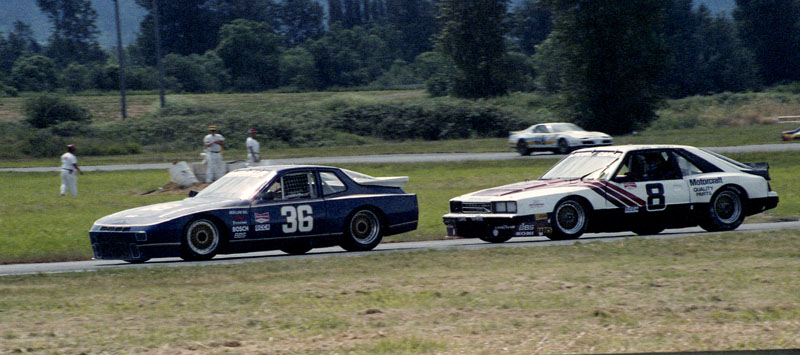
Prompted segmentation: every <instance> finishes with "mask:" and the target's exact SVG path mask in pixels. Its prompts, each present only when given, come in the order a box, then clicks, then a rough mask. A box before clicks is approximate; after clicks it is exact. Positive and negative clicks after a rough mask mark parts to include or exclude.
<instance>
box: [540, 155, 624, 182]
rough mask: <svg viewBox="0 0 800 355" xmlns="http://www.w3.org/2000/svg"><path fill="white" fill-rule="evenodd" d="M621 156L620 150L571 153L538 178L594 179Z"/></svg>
mask: <svg viewBox="0 0 800 355" xmlns="http://www.w3.org/2000/svg"><path fill="white" fill-rule="evenodd" d="M621 156H622V153H621V152H611V151H589V152H577V153H572V154H570V155H569V156H567V157H566V158H564V159H562V160H561V161H560V162H558V163H557V164H556V165H554V166H553V167H552V168H550V170H548V171H547V172H546V173H545V174H544V175H542V177H540V178H539V179H541V180H554V179H564V180H569V179H580V178H589V179H596V178H597V176H598V175H599V174H600V173H601V172H602V171H603V170H605V168H606V167H608V166H609V165H611V163H613V162H614V161H616V160H617V159H619V158H620V157H621Z"/></svg>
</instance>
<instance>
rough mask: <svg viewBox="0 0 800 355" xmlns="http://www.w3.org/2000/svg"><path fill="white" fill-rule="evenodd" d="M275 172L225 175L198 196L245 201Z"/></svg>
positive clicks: (263, 171)
mask: <svg viewBox="0 0 800 355" xmlns="http://www.w3.org/2000/svg"><path fill="white" fill-rule="evenodd" d="M273 176H275V172H274V171H271V170H237V171H232V172H230V173H227V174H225V176H223V177H222V178H220V179H219V180H217V181H215V182H214V183H213V184H211V185H208V187H206V188H205V189H203V191H200V193H198V194H197V196H196V197H197V198H203V197H206V198H208V197H211V198H219V199H230V198H235V199H240V200H245V199H249V198H251V197H253V196H254V195H255V194H256V193H257V192H258V189H259V188H260V187H262V186H263V185H264V184H265V183H267V182H268V181H269V180H270V179H272V177H273Z"/></svg>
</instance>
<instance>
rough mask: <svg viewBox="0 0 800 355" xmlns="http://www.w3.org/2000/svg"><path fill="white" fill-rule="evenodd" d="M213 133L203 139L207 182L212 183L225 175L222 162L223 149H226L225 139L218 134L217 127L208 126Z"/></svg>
mask: <svg viewBox="0 0 800 355" xmlns="http://www.w3.org/2000/svg"><path fill="white" fill-rule="evenodd" d="M208 130H209V131H211V133H210V134H207V135H206V136H205V138H203V146H204V147H205V149H206V164H207V166H206V182H207V183H211V182H214V180H217V179H219V178H221V177H222V175H225V165H224V163H223V162H222V149H224V148H225V137H223V136H222V135H221V134H217V127H216V126H214V125H211V126H208Z"/></svg>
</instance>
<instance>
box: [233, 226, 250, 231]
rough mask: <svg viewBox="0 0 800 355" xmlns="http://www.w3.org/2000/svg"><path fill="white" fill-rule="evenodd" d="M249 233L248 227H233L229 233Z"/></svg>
mask: <svg viewBox="0 0 800 355" xmlns="http://www.w3.org/2000/svg"><path fill="white" fill-rule="evenodd" d="M248 231H250V226H235V227H233V228H231V232H234V233H236V232H248Z"/></svg>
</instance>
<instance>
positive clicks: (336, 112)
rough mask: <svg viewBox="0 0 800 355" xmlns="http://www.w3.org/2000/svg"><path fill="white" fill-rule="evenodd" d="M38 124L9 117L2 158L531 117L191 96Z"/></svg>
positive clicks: (324, 136) (483, 127)
mask: <svg viewBox="0 0 800 355" xmlns="http://www.w3.org/2000/svg"><path fill="white" fill-rule="evenodd" d="M48 123H50V124H51V125H50V126H49V127H47V128H41V129H35V128H32V127H31V126H30V125H25V124H23V123H6V124H4V125H2V126H0V134H1V135H2V136H4V137H14V138H13V139H12V140H11V141H5V142H2V143H0V148H1V149H2V152H3V153H2V154H0V157H3V158H21V157H24V156H34V157H47V156H57V155H58V154H61V153H62V152H63V149H64V144H66V143H68V141H69V142H70V143H71V142H79V143H80V144H82V146H81V154H85V155H109V154H129V153H138V152H141V151H142V150H143V149H151V150H156V151H161V152H166V151H185V150H194V149H196V150H197V151H198V152H199V151H201V150H202V143H201V142H202V137H203V136H205V135H206V134H208V125H209V124H214V125H216V126H217V130H218V131H219V132H220V133H221V134H223V135H224V136H225V137H226V139H227V142H228V147H229V148H240V149H243V148H244V141H245V138H246V137H247V131H248V130H249V129H250V128H255V129H256V130H257V131H258V132H259V137H258V138H259V141H260V142H261V144H262V146H264V147H267V148H269V147H279V146H315V147H316V146H332V145H345V144H360V143H363V142H365V141H369V140H372V139H374V138H381V139H386V140H411V139H422V140H440V139H454V138H470V137H505V136H506V135H507V134H508V131H509V130H516V129H520V128H523V127H525V126H526V125H527V124H529V123H530V122H527V121H526V120H524V119H522V118H520V117H519V115H516V114H514V113H513V112H509V111H507V110H504V109H501V108H498V107H496V106H492V105H489V104H487V103H485V102H481V101H477V102H473V101H454V100H450V101H448V100H435V101H433V102H426V103H392V104H376V103H357V104H350V105H343V106H335V107H326V108H322V109H317V110H306V111H284V112H269V113H244V112H240V111H226V112H222V111H221V110H219V109H216V108H211V107H205V106H202V105H197V104H195V103H193V102H191V101H185V100H177V101H172V102H168V105H167V107H166V108H164V109H160V110H157V111H156V112H155V113H153V114H149V115H147V116H145V117H139V118H136V119H128V120H125V121H116V122H111V123H98V124H92V125H88V124H86V123H84V122H76V121H67V122H58V121H51V122H48Z"/></svg>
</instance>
